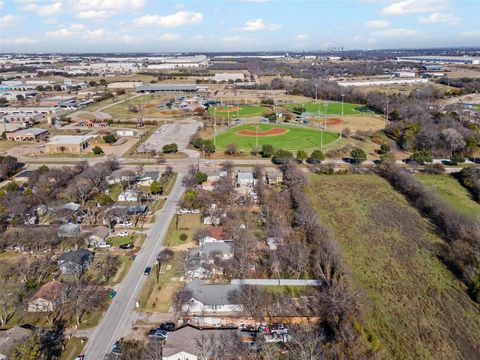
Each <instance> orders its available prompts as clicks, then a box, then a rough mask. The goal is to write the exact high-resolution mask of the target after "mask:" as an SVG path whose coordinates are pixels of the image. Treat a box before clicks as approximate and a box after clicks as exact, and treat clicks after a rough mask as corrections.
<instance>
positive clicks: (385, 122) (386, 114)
mask: <svg viewBox="0 0 480 360" xmlns="http://www.w3.org/2000/svg"><path fill="white" fill-rule="evenodd" d="M388 101H389V99H388V98H387V107H386V110H385V121H384V125H383V128H384V129H386V128H387V119H388Z"/></svg>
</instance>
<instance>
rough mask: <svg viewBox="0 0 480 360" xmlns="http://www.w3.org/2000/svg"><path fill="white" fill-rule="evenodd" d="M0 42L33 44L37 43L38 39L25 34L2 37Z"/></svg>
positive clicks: (6, 43) (5, 43)
mask: <svg viewBox="0 0 480 360" xmlns="http://www.w3.org/2000/svg"><path fill="white" fill-rule="evenodd" d="M1 43H2V44H4V45H33V44H38V40H37V39H34V38H31V37H28V36H25V37H16V38H6V39H5V38H4V39H1Z"/></svg>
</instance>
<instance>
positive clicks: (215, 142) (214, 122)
mask: <svg viewBox="0 0 480 360" xmlns="http://www.w3.org/2000/svg"><path fill="white" fill-rule="evenodd" d="M216 134H217V107H214V108H213V145H214V146H215V147H217V139H216V136H215V135H216Z"/></svg>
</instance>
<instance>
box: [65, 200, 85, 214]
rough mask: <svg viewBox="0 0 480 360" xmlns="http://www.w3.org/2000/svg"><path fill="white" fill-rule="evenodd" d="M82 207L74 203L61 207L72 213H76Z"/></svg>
mask: <svg viewBox="0 0 480 360" xmlns="http://www.w3.org/2000/svg"><path fill="white" fill-rule="evenodd" d="M81 207H82V206H81V205H80V204H77V203H74V202H69V203H66V204H65V205H63V208H64V209H67V210H72V211H73V212H76V211H78V210H79V209H80V208H81Z"/></svg>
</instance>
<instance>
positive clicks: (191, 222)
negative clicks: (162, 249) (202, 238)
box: [165, 214, 206, 247]
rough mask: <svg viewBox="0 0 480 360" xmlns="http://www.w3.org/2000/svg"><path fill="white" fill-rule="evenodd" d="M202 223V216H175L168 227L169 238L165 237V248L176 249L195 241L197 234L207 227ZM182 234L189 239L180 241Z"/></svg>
mask: <svg viewBox="0 0 480 360" xmlns="http://www.w3.org/2000/svg"><path fill="white" fill-rule="evenodd" d="M177 217H178V230H177V229H176V221H177V220H176V219H177ZM205 226H206V225H203V223H202V217H201V215H200V214H178V215H175V217H174V218H173V220H172V222H171V223H170V225H169V227H168V232H167V236H166V237H165V246H168V247H175V246H180V245H183V244H186V243H188V242H191V241H192V240H193V236H194V235H195V232H196V231H197V230H198V229H200V228H202V227H205ZM182 234H186V235H187V236H188V237H187V239H186V240H185V241H182V240H181V239H180V236H181V235H182Z"/></svg>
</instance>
